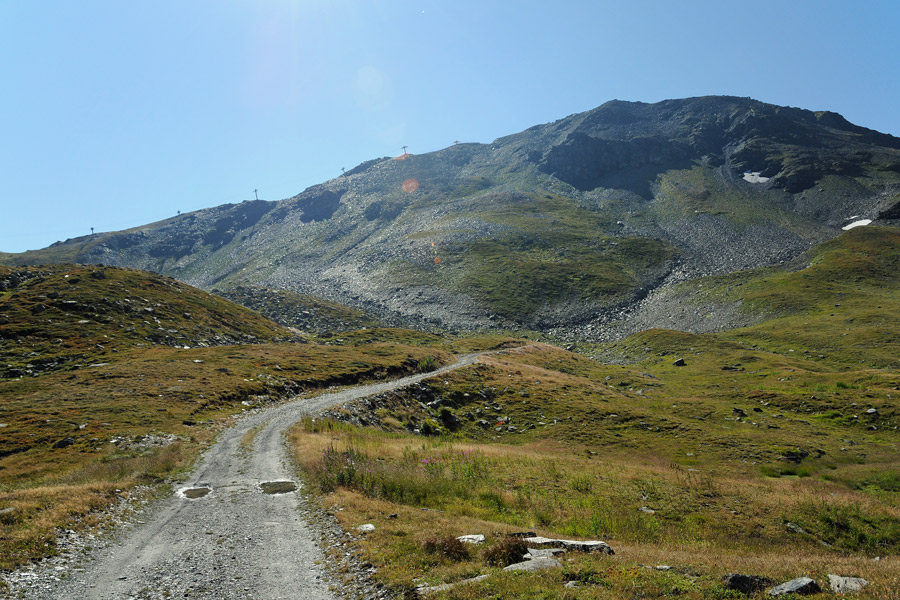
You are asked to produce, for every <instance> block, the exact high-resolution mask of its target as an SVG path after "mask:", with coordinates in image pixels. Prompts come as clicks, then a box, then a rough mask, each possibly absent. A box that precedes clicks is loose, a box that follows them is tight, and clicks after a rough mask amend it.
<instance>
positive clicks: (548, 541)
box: [524, 536, 615, 554]
mask: <svg viewBox="0 0 900 600" xmlns="http://www.w3.org/2000/svg"><path fill="white" fill-rule="evenodd" d="M524 540H525V543H526V544H528V545H529V546H532V547H545V548H546V547H549V548H565V549H566V550H575V551H578V552H602V553H603V554H615V552H613V549H612V548H610V546H609V544H607V543H606V542H601V541H599V540H592V541H586V542H582V541H578V540H561V539H553V538H545V537H540V536H534V537H527V538H524Z"/></svg>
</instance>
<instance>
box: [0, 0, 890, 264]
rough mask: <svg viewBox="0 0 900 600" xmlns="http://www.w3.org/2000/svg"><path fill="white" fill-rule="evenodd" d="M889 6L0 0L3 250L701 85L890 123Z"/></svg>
mask: <svg viewBox="0 0 900 600" xmlns="http://www.w3.org/2000/svg"><path fill="white" fill-rule="evenodd" d="M898 23H900V2H896V1H895V0H883V1H878V0H872V1H863V2H858V3H857V2H847V1H840V2H838V1H833V2H831V1H829V2H813V1H805V0H785V1H779V2H752V3H750V2H733V1H727V0H717V1H691V0H684V1H682V2H673V1H670V0H660V1H655V2H650V1H634V0H629V1H628V2H624V1H621V0H617V1H609V2H607V1H601V0H587V1H580V0H579V1H574V0H573V1H566V0H557V1H556V2H550V1H548V0H545V1H540V2H538V1H531V0H505V1H499V0H495V1H491V0H471V1H470V0H353V1H351V0H304V1H289V0H127V1H124V0H107V1H98V0H78V1H73V0H42V1H36V0H35V1H32V0H0V57H2V58H0V83H2V92H0V143H2V155H0V184H2V186H3V195H2V216H0V250H3V251H7V252H12V251H22V250H25V249H30V248H40V247H44V246H47V245H49V244H51V243H53V242H54V241H56V240H60V239H66V238H68V237H75V236H79V235H84V234H87V233H90V228H91V227H94V228H96V230H97V231H98V232H99V231H109V230H116V229H124V228H128V227H132V226H136V225H141V224H145V223H148V222H151V221H156V220H159V219H163V218H166V217H169V216H172V215H174V214H176V211H178V210H180V211H182V212H186V211H189V210H195V209H198V208H205V207H209V206H215V205H218V204H223V203H227V202H240V201H241V200H245V199H252V198H253V189H254V188H257V189H258V190H259V197H260V198H262V199H267V200H277V199H281V198H285V197H289V196H292V195H294V194H296V193H298V192H300V191H302V190H303V189H305V188H306V187H308V186H310V185H313V184H316V183H320V182H322V181H325V180H327V179H329V178H331V177H334V176H337V175H339V174H340V169H341V167H346V168H348V169H349V168H351V167H353V166H355V165H356V164H358V163H360V162H362V161H364V160H367V159H370V158H375V157H380V156H387V155H396V154H399V153H400V152H401V146H403V145H408V146H409V151H410V152H413V153H423V152H428V151H432V150H437V149H440V148H443V147H445V146H448V145H450V144H451V143H453V141H454V140H462V141H478V142H490V141H491V140H493V139H494V138H497V137H500V136H502V135H507V134H510V133H514V132H517V131H521V130H522V129H525V128H527V127H529V126H531V125H534V124H537V123H544V122H547V121H552V120H554V119H557V118H560V117H564V116H566V115H569V114H571V113H575V112H580V111H583V110H587V109H590V108H593V107H595V106H598V105H600V104H602V103H603V102H605V101H607V100H611V99H621V100H639V101H643V102H655V101H658V100H663V99H667V98H680V97H687V96H699V95H706V94H730V95H736V96H752V97H754V98H756V99H759V100H762V101H765V102H771V103H775V104H784V105H789V106H798V107H802V108H809V109H813V110H833V111H836V112H839V113H841V114H843V115H844V116H845V117H847V118H848V119H849V120H850V121H852V122H854V123H857V124H860V125H863V126H865V127H870V128H872V129H878V130H880V131H884V132H887V133H891V134H893V135H900V110H898V107H900V101H898V99H900V42H898V39H900V36H898V34H897V25H898Z"/></svg>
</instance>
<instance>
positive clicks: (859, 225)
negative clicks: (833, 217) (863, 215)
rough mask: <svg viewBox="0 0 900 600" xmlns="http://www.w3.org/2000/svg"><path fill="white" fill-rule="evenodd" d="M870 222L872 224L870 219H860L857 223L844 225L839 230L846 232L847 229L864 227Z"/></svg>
mask: <svg viewBox="0 0 900 600" xmlns="http://www.w3.org/2000/svg"><path fill="white" fill-rule="evenodd" d="M871 222H872V219H862V220H859V221H853V222H852V223H850V224H849V225H844V226H843V227H841V229H843V230H844V231H847V230H849V229H853V228H854V227H863V226H864V225H868V224H869V223H871Z"/></svg>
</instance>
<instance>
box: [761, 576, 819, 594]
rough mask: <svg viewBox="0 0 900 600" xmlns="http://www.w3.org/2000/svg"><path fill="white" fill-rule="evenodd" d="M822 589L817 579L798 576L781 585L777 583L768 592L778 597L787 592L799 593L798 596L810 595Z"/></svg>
mask: <svg viewBox="0 0 900 600" xmlns="http://www.w3.org/2000/svg"><path fill="white" fill-rule="evenodd" d="M821 591H822V588H820V587H819V584H818V583H816V580H815V579H811V578H809V577H798V578H797V579H791V580H790V581H787V582H785V583H782V584H781V585H776V586H775V587H773V588H772V589H770V590H769V591H768V592H766V593H767V594H768V595H769V596H772V597H777V596H784V595H785V594H797V595H798V596H808V595H809V594H818V593H820V592H821Z"/></svg>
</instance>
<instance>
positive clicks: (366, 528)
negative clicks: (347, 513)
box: [356, 523, 375, 533]
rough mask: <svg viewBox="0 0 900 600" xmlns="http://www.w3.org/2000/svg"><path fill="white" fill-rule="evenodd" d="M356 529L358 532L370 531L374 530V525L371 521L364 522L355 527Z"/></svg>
mask: <svg viewBox="0 0 900 600" xmlns="http://www.w3.org/2000/svg"><path fill="white" fill-rule="evenodd" d="M356 530H357V531H358V532H360V533H370V532H372V531H375V526H374V525H372V524H371V523H366V524H365V525H360V526H359V527H357V528H356Z"/></svg>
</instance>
